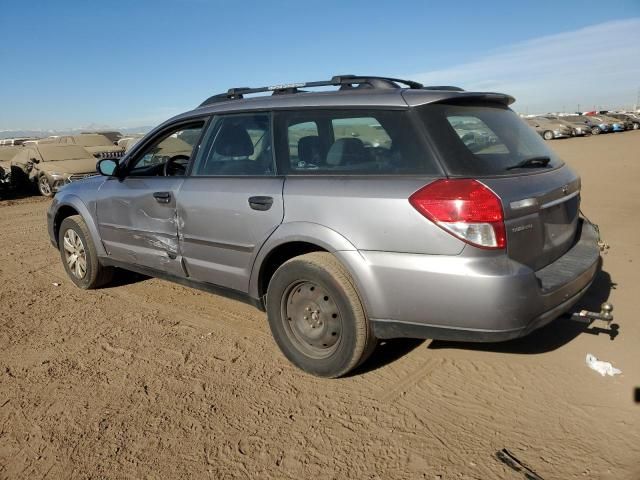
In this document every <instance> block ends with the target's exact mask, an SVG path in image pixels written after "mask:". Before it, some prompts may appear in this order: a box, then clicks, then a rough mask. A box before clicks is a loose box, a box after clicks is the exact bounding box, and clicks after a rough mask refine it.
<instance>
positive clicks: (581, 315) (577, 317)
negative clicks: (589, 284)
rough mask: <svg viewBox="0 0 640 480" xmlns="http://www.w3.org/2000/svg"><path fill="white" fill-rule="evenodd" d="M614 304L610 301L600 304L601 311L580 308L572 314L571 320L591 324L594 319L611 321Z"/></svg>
mask: <svg viewBox="0 0 640 480" xmlns="http://www.w3.org/2000/svg"><path fill="white" fill-rule="evenodd" d="M611 312H613V305H611V304H610V303H607V302H605V303H603V304H602V305H601V306H600V312H590V311H589V310H580V311H579V312H575V313H573V314H571V320H573V321H574V322H579V323H586V324H587V325H589V324H590V323H591V322H592V321H594V320H602V321H603V322H607V323H611V321H612V320H613V314H612V313H611Z"/></svg>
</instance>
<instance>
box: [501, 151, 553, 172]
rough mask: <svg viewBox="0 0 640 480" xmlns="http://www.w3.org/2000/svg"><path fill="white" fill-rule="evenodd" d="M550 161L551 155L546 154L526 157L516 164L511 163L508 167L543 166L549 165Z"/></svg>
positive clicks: (508, 168)
mask: <svg viewBox="0 0 640 480" xmlns="http://www.w3.org/2000/svg"><path fill="white" fill-rule="evenodd" d="M550 161H551V158H550V157H547V156H546V155H541V156H538V157H530V158H525V159H524V160H522V161H521V162H518V163H516V164H515V165H511V166H510V167H507V168H506V169H507V170H514V169H516V168H543V167H546V166H547V165H549V162H550Z"/></svg>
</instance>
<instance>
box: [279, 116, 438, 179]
mask: <svg viewBox="0 0 640 480" xmlns="http://www.w3.org/2000/svg"><path fill="white" fill-rule="evenodd" d="M275 125H276V126H275V129H276V130H275V137H276V142H277V148H276V154H277V158H278V169H279V171H281V172H284V173H286V174H290V175H291V174H292V175H296V174H297V175H322V174H325V175H394V174H396V175H403V174H404V175H414V174H415V175H435V174H441V173H442V172H441V169H440V168H439V166H438V165H437V163H436V162H435V161H434V159H433V156H432V155H431V154H430V152H429V151H428V149H427V146H426V142H425V139H424V136H423V135H422V133H421V131H420V130H419V129H418V128H416V125H415V124H414V122H413V121H412V119H411V118H410V115H409V112H408V110H370V109H362V110H360V109H358V110H324V109H323V110H311V109H309V110H301V111H280V112H276V114H275Z"/></svg>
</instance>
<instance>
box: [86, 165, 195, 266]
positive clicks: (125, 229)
mask: <svg viewBox="0 0 640 480" xmlns="http://www.w3.org/2000/svg"><path fill="white" fill-rule="evenodd" d="M183 182H184V177H127V178H125V179H124V180H122V181H119V180H117V179H115V178H110V179H109V180H107V181H106V182H104V183H103V184H102V186H101V188H100V190H99V192H98V201H97V212H96V214H97V218H98V228H99V230H100V236H101V238H102V242H103V244H104V247H105V249H106V251H107V253H108V254H109V256H110V257H111V258H112V259H114V260H118V261H121V262H125V263H127V264H134V265H138V266H142V267H147V268H152V269H155V270H160V271H162V272H165V273H168V274H171V275H176V276H180V277H184V276H185V274H184V269H183V268H182V259H181V256H180V251H179V247H178V227H177V214H176V195H177V192H178V190H179V189H180V186H181V185H182V183H183Z"/></svg>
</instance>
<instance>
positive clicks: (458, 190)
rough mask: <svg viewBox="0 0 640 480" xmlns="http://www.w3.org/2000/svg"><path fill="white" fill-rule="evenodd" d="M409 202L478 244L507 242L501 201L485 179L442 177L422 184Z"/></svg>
mask: <svg viewBox="0 0 640 480" xmlns="http://www.w3.org/2000/svg"><path fill="white" fill-rule="evenodd" d="M409 203H411V205H412V206H413V208H415V209H416V210H417V211H418V212H420V213H421V214H422V215H424V216H425V217H427V218H428V219H429V220H431V221H432V222H434V223H435V224H436V225H438V226H439V227H441V228H442V229H444V230H446V231H447V232H449V233H451V234H452V235H454V236H456V237H458V238H459V239H461V240H463V241H465V242H467V243H469V244H471V245H475V246H476V247H481V248H488V249H502V248H505V247H506V246H507V238H506V233H505V227H504V213H503V212H502V202H501V201H500V199H499V198H498V196H497V195H496V194H495V193H493V192H492V191H491V190H490V189H489V188H487V187H486V186H485V185H483V184H482V183H480V182H478V181H477V180H471V179H443V180H436V181H435V182H433V183H430V184H429V185H427V186H425V187H423V188H421V189H420V190H418V191H417V192H415V193H414V194H413V195H411V197H409Z"/></svg>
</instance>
